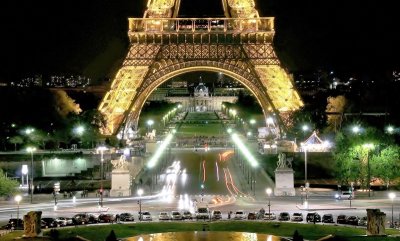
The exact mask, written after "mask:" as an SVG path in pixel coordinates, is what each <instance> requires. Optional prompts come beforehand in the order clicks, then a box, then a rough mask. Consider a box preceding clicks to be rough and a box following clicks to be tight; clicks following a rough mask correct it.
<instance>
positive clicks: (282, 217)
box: [278, 212, 290, 221]
mask: <svg viewBox="0 0 400 241" xmlns="http://www.w3.org/2000/svg"><path fill="white" fill-rule="evenodd" d="M278 220H279V221H289V220H290V215H289V213H288V212H282V213H280V214H279V217H278Z"/></svg>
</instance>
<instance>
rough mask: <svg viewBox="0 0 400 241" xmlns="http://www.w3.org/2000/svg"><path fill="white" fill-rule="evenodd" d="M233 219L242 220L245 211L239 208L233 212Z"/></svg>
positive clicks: (244, 216) (244, 217)
mask: <svg viewBox="0 0 400 241" xmlns="http://www.w3.org/2000/svg"><path fill="white" fill-rule="evenodd" d="M233 219H235V220H244V219H246V213H245V212H243V211H241V210H239V211H236V212H235V215H234V216H233Z"/></svg>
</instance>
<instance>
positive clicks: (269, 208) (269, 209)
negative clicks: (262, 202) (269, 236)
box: [266, 188, 272, 220]
mask: <svg viewBox="0 0 400 241" xmlns="http://www.w3.org/2000/svg"><path fill="white" fill-rule="evenodd" d="M266 193H267V195H268V220H271V193H272V189H271V188H267V190H266Z"/></svg>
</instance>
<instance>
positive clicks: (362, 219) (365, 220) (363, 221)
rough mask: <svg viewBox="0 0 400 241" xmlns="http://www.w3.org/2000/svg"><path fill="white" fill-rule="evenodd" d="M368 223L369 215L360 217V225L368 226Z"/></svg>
mask: <svg viewBox="0 0 400 241" xmlns="http://www.w3.org/2000/svg"><path fill="white" fill-rule="evenodd" d="M367 224H368V218H367V216H364V217H362V218H360V221H358V226H364V227H366V226H367Z"/></svg>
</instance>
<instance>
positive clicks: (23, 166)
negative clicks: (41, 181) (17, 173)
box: [21, 165, 29, 187]
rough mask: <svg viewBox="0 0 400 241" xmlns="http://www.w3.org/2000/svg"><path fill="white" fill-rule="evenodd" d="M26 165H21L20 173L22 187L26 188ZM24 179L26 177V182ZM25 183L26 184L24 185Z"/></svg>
mask: <svg viewBox="0 0 400 241" xmlns="http://www.w3.org/2000/svg"><path fill="white" fill-rule="evenodd" d="M28 172H29V171H28V165H22V169H21V173H22V177H21V179H22V186H23V187H24V186H25V187H27V186H28ZM24 177H26V182H25V180H24ZM25 183H26V184H25Z"/></svg>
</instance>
